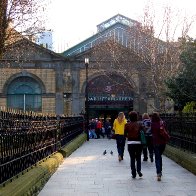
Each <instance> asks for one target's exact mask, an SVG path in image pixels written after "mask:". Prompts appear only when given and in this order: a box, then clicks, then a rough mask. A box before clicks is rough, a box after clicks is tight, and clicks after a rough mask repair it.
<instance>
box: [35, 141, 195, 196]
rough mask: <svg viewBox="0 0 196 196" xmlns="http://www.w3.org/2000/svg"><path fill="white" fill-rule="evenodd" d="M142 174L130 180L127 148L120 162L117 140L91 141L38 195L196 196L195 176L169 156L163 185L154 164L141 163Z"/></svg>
mask: <svg viewBox="0 0 196 196" xmlns="http://www.w3.org/2000/svg"><path fill="white" fill-rule="evenodd" d="M104 150H106V151H107V154H106V155H103V151H104ZM111 150H112V151H113V152H114V154H113V155H111V154H110V151H111ZM142 173H143V177H142V178H139V177H138V176H137V177H136V179H132V178H131V171H130V158H129V155H128V152H127V148H126V150H125V156H124V160H123V161H121V162H119V161H118V159H117V151H116V144H115V140H107V139H97V140H90V141H89V142H86V143H84V144H83V145H82V146H81V147H80V148H79V149H77V150H76V151H75V152H74V153H73V154H72V155H70V157H68V158H66V159H65V160H64V162H63V163H62V164H61V165H60V167H59V168H58V170H57V171H56V173H55V174H54V175H53V176H52V177H51V178H50V180H49V181H48V182H47V184H46V185H45V186H44V188H43V189H42V191H41V192H40V194H39V196H132V195H133V196H158V195H159V196H160V195H161V196H166V195H167V196H172V195H175V196H195V195H196V176H195V175H193V174H192V173H190V172H188V171H187V170H185V169H184V168H182V167H181V166H179V165H177V164H176V163H175V162H173V161H172V160H170V159H168V158H167V157H163V177H162V181H161V182H158V181H157V180H156V173H155V165H154V163H151V162H142Z"/></svg>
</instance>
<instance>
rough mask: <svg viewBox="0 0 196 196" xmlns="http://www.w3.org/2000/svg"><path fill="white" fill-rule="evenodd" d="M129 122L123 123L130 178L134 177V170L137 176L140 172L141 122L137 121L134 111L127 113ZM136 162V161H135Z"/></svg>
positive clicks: (140, 174) (140, 175)
mask: <svg viewBox="0 0 196 196" xmlns="http://www.w3.org/2000/svg"><path fill="white" fill-rule="evenodd" d="M129 119H130V122H128V123H127V124H126V125H125V136H126V137H127V145H128V152H129V156H130V160H131V161H130V162H131V173H132V178H136V171H137V173H138V175H139V177H142V176H143V174H142V173H141V153H142V145H141V139H140V131H141V130H142V126H141V123H139V122H138V114H137V112H135V111H132V112H130V113H129ZM136 162H137V163H136Z"/></svg>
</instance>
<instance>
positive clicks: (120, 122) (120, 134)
mask: <svg viewBox="0 0 196 196" xmlns="http://www.w3.org/2000/svg"><path fill="white" fill-rule="evenodd" d="M126 123H127V120H126V118H125V115H124V113H123V112H119V114H118V117H117V118H116V119H115V120H114V123H113V130H114V132H115V135H116V145H117V151H118V160H119V161H122V160H123V156H124V149H125V141H126V139H125V136H124V129H125V124H126Z"/></svg>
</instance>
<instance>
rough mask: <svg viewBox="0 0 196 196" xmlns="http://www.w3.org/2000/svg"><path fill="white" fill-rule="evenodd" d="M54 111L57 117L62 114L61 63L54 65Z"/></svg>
mask: <svg viewBox="0 0 196 196" xmlns="http://www.w3.org/2000/svg"><path fill="white" fill-rule="evenodd" d="M55 71H56V109H55V112H56V114H57V115H62V114H63V112H64V111H63V109H64V105H63V104H64V101H63V84H64V83H63V62H61V63H56V65H55Z"/></svg>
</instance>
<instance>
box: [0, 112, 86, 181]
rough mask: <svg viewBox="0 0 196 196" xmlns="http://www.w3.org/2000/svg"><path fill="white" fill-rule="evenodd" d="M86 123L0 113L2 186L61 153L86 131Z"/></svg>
mask: <svg viewBox="0 0 196 196" xmlns="http://www.w3.org/2000/svg"><path fill="white" fill-rule="evenodd" d="M83 122H84V120H83V118H82V117H81V116H77V117H55V116H53V117H48V116H33V115H26V114H13V113H8V112H4V111H0V174H1V175H0V184H2V183H3V182H5V181H6V180H8V179H10V178H12V177H14V176H16V175H17V174H19V173H21V172H23V171H24V170H25V169H27V168H29V167H31V166H33V165H35V164H36V163H38V162H39V161H40V160H42V159H44V158H46V157H48V156H49V155H51V154H53V153H54V152H57V151H58V150H59V149H60V148H61V147H63V146H64V145H65V144H67V143H68V142H69V141H71V140H72V139H74V138H75V137H76V136H77V135H79V134H81V133H82V132H83V126H82V125H83Z"/></svg>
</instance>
